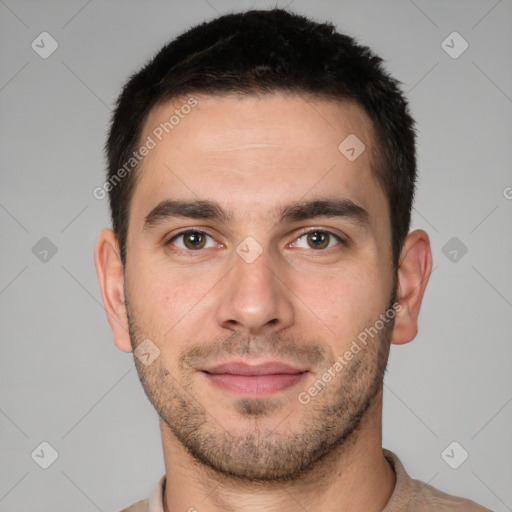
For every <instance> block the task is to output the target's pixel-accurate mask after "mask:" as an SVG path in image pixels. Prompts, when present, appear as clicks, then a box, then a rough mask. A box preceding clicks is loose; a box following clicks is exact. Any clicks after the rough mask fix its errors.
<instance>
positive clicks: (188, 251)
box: [165, 228, 347, 256]
mask: <svg viewBox="0 0 512 512" xmlns="http://www.w3.org/2000/svg"><path fill="white" fill-rule="evenodd" d="M315 232H317V233H324V234H327V235H329V236H330V237H333V238H335V239H336V240H337V241H338V242H339V243H338V244H337V245H336V246H334V247H328V248H326V249H311V250H312V251H315V252H318V253H321V252H326V251H328V250H329V249H336V247H339V246H340V245H341V246H346V245H347V242H346V241H345V240H344V239H343V238H341V237H340V236H339V235H337V234H336V233H333V232H332V231H328V230H326V229H320V228H308V229H306V230H305V231H302V232H301V233H299V235H298V236H297V237H296V238H295V239H294V242H296V241H297V240H298V239H299V238H302V237H303V236H305V235H308V234H309V233H315ZM193 233H197V234H200V235H206V236H209V237H210V238H213V236H212V235H210V234H209V233H208V232H206V231H201V230H199V229H184V230H183V231H180V232H179V233H176V234H174V235H173V236H172V237H171V238H170V239H169V240H167V242H165V245H166V246H172V243H171V242H172V241H173V240H175V239H177V238H179V237H180V236H183V235H189V234H193ZM208 249H211V247H208ZM202 250H203V249H197V250H193V249H181V248H179V247H178V248H173V249H172V251H173V252H178V253H182V254H183V253H184V254H187V255H190V256H192V254H193V253H195V252H198V253H199V252H201V251H202Z"/></svg>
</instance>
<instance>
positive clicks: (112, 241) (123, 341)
mask: <svg viewBox="0 0 512 512" xmlns="http://www.w3.org/2000/svg"><path fill="white" fill-rule="evenodd" d="M94 263H95V266H96V274H97V276H98V282H99V285H100V290H101V296H102V298H103V305H104V307H105V313H106V314H107V319H108V322H109V324H110V327H111V329H112V333H113V335H114V344H115V345H116V347H117V348H118V349H119V350H122V351H123V352H132V346H131V342H130V335H129V330H128V317H127V311H126V305H125V303H124V272H123V270H124V269H123V263H122V261H121V258H120V256H119V244H118V243H117V239H116V236H115V234H114V232H113V231H112V230H111V229H104V230H102V231H101V233H100V235H99V237H98V241H97V243H96V249H95V251H94Z"/></svg>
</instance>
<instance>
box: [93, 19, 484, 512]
mask: <svg viewBox="0 0 512 512" xmlns="http://www.w3.org/2000/svg"><path fill="white" fill-rule="evenodd" d="M106 150H107V157H108V166H109V176H108V180H107V182H106V183H105V186H104V187H103V190H104V191H108V192H109V199H110V206H111V213H112V220H113V230H110V229H106V230H104V231H102V233H101V234H100V237H99V240H98V244H97V248H96V253H95V262H96V267H97V272H98V278H99V282H100V287H101V292H102V296H103V300H104V304H105V309H106V312H107V316H108V319H109V322H110V325H111V327H112V330H113V333H114V341H115V344H116V346H117V347H118V348H119V349H120V350H122V351H125V352H131V351H134V353H135V356H136V357H135V363H136V366H137V370H138V373H139V377H140V379H141V382H142V384H143V387H144V390H145V392H146V394H147V396H148V398H149V400H150V401H151V403H152V404H153V406H154V407H155V409H156V411H157V412H158V414H159V416H160V428H161V434H162V445H163V451H164V459H165V467H166V474H165V475H164V476H163V477H162V479H161V480H160V481H159V482H158V484H157V486H156V488H155V490H154V492H153V494H152V495H151V497H150V498H149V500H144V501H140V502H138V503H136V504H135V505H132V506H131V507H128V508H127V509H125V511H132V512H135V511H150V512H175V511H190V512H193V511H199V512H213V511H223V512H224V511H271V510H272V511H273V510H276V511H277V510H279V511H290V512H291V511H294V512H295V511H297V510H308V511H309V512H316V511H320V510H321V511H323V512H326V511H330V512H335V511H342V510H350V511H352V512H357V511H366V512H373V511H375V512H377V511H382V510H384V511H386V512H390V511H415V512H418V511H420V512H421V511H423V510H443V511H444V510H447V511H452V510H453V511H455V510H461V511H462V510H464V511H481V510H486V509H484V508H482V507H480V506H479V505H477V504H475V503H473V502H470V501H468V500H465V499H462V498H456V497H453V496H449V495H447V494H445V493H443V492H441V491H438V490H436V489H434V488H432V487H430V486H428V485H426V484H423V483H421V482H418V481H416V480H412V479H411V478H410V477H409V476H408V475H407V473H406V472H405V469H404V467H403V466H402V464H401V463H400V461H399V459H398V458H397V457H396V455H394V454H393V453H391V452H389V451H387V450H383V448H382V438H381V424H382V421H381V420H382V388H383V376H384V372H385V368H386V363H387V358H388V354H389V348H390V344H391V343H394V344H403V343H407V342H409V341H411V340H412V339H413V338H414V337H415V335H416V332H417V319H418V314H419V310H420V305H421V301H422V298H423V294H424V291H425V288H426V285H427V282H428V278H429V275H430V271H431V268H432V258H431V252H430V244H429V238H428V235H427V234H426V233H425V232H424V231H422V230H415V231H412V232H410V233H409V222H410V213H411V208H412V202H413V196H414V186H415V180H416V161H415V137H414V128H413V120H412V118H411V116H410V114H409V112H408V108H407V103H406V100H405V99H404V97H403V95H402V93H401V92H400V89H399V87H398V84H397V82H396V81H395V80H394V79H392V78H391V77H389V76H388V75H387V74H386V73H385V71H384V70H383V68H382V65H381V60H380V59H379V58H378V57H376V56H375V55H374V54H373V53H372V52H371V51H370V50H369V49H368V48H365V47H362V46H359V45H358V44H356V42H355V41H354V40H352V39H351V38H349V37H347V36H344V35H341V34H338V33H336V32H335V30H334V27H333V26H332V25H329V24H317V23H314V22H312V21H310V20H308V19H306V18H304V17H301V16H297V15H294V14H291V13H289V12H286V11H283V10H270V11H250V12H246V13H243V14H233V15H228V16H222V17H220V18H218V19H216V20H213V21H211V22H209V23H205V24H202V25H200V26H197V27H195V28H192V29H191V30H189V31H188V32H186V33H185V34H183V35H181V36H180V37H178V38H177V39H176V40H175V41H173V42H171V43H170V44H168V45H167V46H165V47H164V48H163V49H162V50H161V51H160V52H159V53H158V54H157V55H156V56H155V57H154V58H153V59H152V60H151V61H150V62H149V63H148V64H147V65H146V66H145V67H144V68H143V69H142V70H141V71H140V72H139V73H137V74H135V75H134V76H133V77H131V79H130V80H129V82H128V83H127V84H126V86H125V88H124V90H123V92H122V94H121V96H120V97H119V100H118V103H117V106H116V110H115V112H114V115H113V120H112V125H111V128H110V134H109V138H108V141H107V145H106Z"/></svg>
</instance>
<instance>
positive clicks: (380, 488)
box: [160, 393, 395, 512]
mask: <svg viewBox="0 0 512 512" xmlns="http://www.w3.org/2000/svg"><path fill="white" fill-rule="evenodd" d="M381 418H382V393H379V394H378V395H377V396H375V399H374V401H373V403H372V405H371V406H370V407H369V409H368V410H367V411H366V414H365V416H364V418H363V419H362V420H361V423H360V425H359V428H358V429H357V431H356V432H354V433H353V434H352V435H351V437H350V438H349V439H347V440H346V441H345V443H344V444H343V445H342V446H339V447H338V448H337V449H336V450H334V451H333V452H331V453H330V454H329V455H328V456H327V457H325V458H323V459H322V460H320V461H317V463H316V465H315V466H314V467H313V468H312V469H311V470H310V471H309V472H308V473H306V474H304V475H302V476H301V477H300V479H297V480H294V481H291V482H285V483H282V482H280V483H267V482H264V483H262V482H247V481H243V480H240V479H237V478H232V477H229V476H226V475H222V474H219V473H217V472H215V471H213V470H212V469H210V468H207V467H205V466H204V465H203V464H202V463H200V462H198V461H197V460H196V459H194V458H193V457H192V456H191V455H190V454H189V453H188V452H187V451H186V450H185V449H184V448H183V446H182V445H181V443H180V442H179V441H178V440H177V439H176V437H175V436H174V435H173V433H172V432H171V431H170V429H169V428H168V426H167V425H166V424H165V423H164V422H163V421H162V420H160V428H161V432H162V445H163V449H164V460H165V467H166V486H165V493H164V512H173V511H176V510H186V511H190V512H195V511H196V512H197V511H199V512H221V511H222V512H226V511H237V512H257V511H258V512H260V511H261V510H265V511H268V512H277V511H280V512H292V511H293V512H296V511H297V510H300V509H303V510H308V512H320V511H322V512H338V511H341V510H351V511H352V512H363V511H365V512H380V511H381V510H382V509H383V508H384V506H385V505H386V503H387V502H388V500H389V498H390V496H391V494H392V493H393V489H394V486H395V474H394V472H393V469H392V468H391V466H390V464H389V463H388V462H387V460H386V459H385V457H384V454H383V451H382V434H381V430H382V427H381V425H382V420H381Z"/></svg>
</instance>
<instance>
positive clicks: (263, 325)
mask: <svg viewBox="0 0 512 512" xmlns="http://www.w3.org/2000/svg"><path fill="white" fill-rule="evenodd" d="M249 261H250V260H249ZM249 261H246V260H245V259H244V258H242V257H240V256H239V255H238V254H237V253H233V267H232V269H231V271H230V272H228V274H227V275H226V276H225V279H223V283H222V286H221V287H220V288H219V291H218V306H217V309H216V316H217V321H218V324H219V325H220V326H221V327H222V328H224V329H231V330H233V331H236V332H243V333H244V334H246V335H252V336H256V335H270V334H272V333H273V332H278V331H281V330H282V329H285V328H287V327H289V326H290V325H292V323H293V321H294V307H293V303H292V301H291V298H292V296H293V294H292V292H291V289H290V288H289V285H288V284H287V283H286V276H285V275H284V270H283V269H282V268H281V267H279V268H281V272H280V271H279V268H278V267H277V266H276V265H272V262H270V260H269V257H268V254H267V253H266V252H265V251H264V252H263V253H262V254H260V255H259V256H258V257H257V258H256V259H255V260H254V261H251V262H249Z"/></svg>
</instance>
